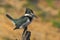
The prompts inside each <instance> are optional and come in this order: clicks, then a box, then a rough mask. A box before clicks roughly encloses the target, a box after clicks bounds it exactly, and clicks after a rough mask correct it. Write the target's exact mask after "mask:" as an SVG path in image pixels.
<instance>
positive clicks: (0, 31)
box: [0, 0, 60, 40]
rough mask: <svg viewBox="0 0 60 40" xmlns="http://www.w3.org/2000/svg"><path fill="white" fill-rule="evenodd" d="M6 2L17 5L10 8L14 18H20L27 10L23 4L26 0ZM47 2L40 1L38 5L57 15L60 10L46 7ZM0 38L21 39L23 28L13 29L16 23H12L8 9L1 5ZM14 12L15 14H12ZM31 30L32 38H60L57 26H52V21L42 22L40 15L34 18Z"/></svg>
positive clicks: (36, 39) (47, 39) (48, 39)
mask: <svg viewBox="0 0 60 40" xmlns="http://www.w3.org/2000/svg"><path fill="white" fill-rule="evenodd" d="M5 3H7V4H11V5H13V6H15V8H16V10H9V12H10V13H8V14H10V15H11V16H12V17H13V18H19V17H20V16H22V15H23V14H24V12H25V8H23V7H22V6H23V5H24V4H25V3H26V1H25V0H24V1H20V2H19V1H17V0H5ZM45 5H46V4H45V3H44V2H41V3H38V6H39V7H41V8H42V9H43V10H45V9H46V10H45V11H51V13H52V15H56V14H57V12H58V10H54V9H52V8H50V7H47V8H44V6H45ZM0 10H1V11H0V12H1V14H0V40H16V39H18V40H21V36H22V32H23V29H18V30H13V29H14V27H15V25H13V24H12V22H11V20H9V19H8V18H7V17H6V16H5V14H6V10H5V9H4V8H2V7H0ZM11 13H13V14H11ZM28 30H29V31H31V38H30V39H31V40H60V33H58V32H57V30H58V29H57V28H54V27H52V23H50V22H48V23H42V22H41V19H40V18H39V17H38V18H37V19H34V20H33V22H32V23H31V24H30V25H29V28H28Z"/></svg>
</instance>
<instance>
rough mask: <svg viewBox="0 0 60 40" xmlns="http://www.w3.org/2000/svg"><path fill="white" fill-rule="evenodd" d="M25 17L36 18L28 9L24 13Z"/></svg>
mask: <svg viewBox="0 0 60 40" xmlns="http://www.w3.org/2000/svg"><path fill="white" fill-rule="evenodd" d="M25 16H29V17H37V16H36V15H35V14H34V12H33V11H32V10H31V9H29V8H26V12H25Z"/></svg>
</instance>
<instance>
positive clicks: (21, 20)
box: [15, 17, 28, 27]
mask: <svg viewBox="0 0 60 40" xmlns="http://www.w3.org/2000/svg"><path fill="white" fill-rule="evenodd" d="M27 19H28V18H27V17H21V18H20V19H18V20H15V24H16V26H18V27H19V26H21V25H22V24H23V23H26V21H27Z"/></svg>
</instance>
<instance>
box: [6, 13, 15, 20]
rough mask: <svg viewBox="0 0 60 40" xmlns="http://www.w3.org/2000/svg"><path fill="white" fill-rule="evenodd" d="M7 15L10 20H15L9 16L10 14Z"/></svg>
mask: <svg viewBox="0 0 60 40" xmlns="http://www.w3.org/2000/svg"><path fill="white" fill-rule="evenodd" d="M6 16H7V17H8V18H9V19H10V20H14V19H13V18H12V17H11V16H9V15H8V14H6Z"/></svg>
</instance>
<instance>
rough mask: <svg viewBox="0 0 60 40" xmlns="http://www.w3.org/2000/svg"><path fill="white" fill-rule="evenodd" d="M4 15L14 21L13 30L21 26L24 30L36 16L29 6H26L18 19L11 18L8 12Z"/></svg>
mask: <svg viewBox="0 0 60 40" xmlns="http://www.w3.org/2000/svg"><path fill="white" fill-rule="evenodd" d="M6 16H7V17H8V18H9V19H10V20H11V21H12V22H13V23H14V25H15V26H16V27H15V28H14V30H16V29H20V28H23V29H24V30H26V29H27V27H28V25H29V24H30V23H31V22H32V20H33V19H34V17H37V16H36V15H35V14H34V12H33V10H32V9H30V8H26V11H25V14H24V15H23V16H21V17H19V18H18V19H14V18H12V17H11V16H10V15H9V14H6Z"/></svg>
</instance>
